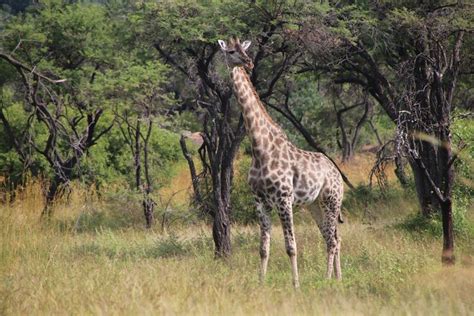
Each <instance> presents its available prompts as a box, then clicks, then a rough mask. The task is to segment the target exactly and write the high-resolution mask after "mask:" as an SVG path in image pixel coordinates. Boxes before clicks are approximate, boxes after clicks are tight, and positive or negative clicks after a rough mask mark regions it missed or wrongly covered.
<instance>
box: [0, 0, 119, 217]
mask: <svg viewBox="0 0 474 316" xmlns="http://www.w3.org/2000/svg"><path fill="white" fill-rule="evenodd" d="M105 18H106V15H105V11H104V10H103V8H102V7H100V6H96V5H92V4H90V5H79V4H75V5H62V4H59V3H56V2H52V3H47V4H45V5H43V6H42V7H40V8H39V9H38V11H34V12H33V13H29V14H27V15H25V16H20V17H16V18H15V19H13V20H12V21H11V23H9V24H8V26H7V28H6V32H5V41H4V42H3V43H2V47H1V53H0V58H1V59H2V60H3V61H4V62H6V63H8V64H9V65H10V66H11V67H13V69H15V70H16V75H14V76H12V77H10V78H8V82H10V83H11V84H12V85H16V86H20V87H21V88H20V91H24V104H25V106H24V111H25V112H26V117H27V120H26V121H27V124H25V125H23V126H22V130H21V131H17V130H16V128H14V127H13V126H12V125H11V123H10V121H9V120H10V118H11V117H10V115H9V113H8V111H9V109H8V108H9V106H8V105H5V106H4V107H2V109H1V110H0V119H1V121H2V123H3V126H4V129H5V131H6V133H7V134H8V136H9V137H10V139H11V141H12V146H13V148H14V149H15V150H16V152H17V153H18V155H19V156H20V157H21V159H22V161H24V162H26V161H29V160H31V159H33V158H31V157H30V156H31V153H32V152H34V153H36V155H40V156H42V157H43V159H45V160H46V162H47V164H48V165H49V168H50V169H51V171H52V172H53V174H54V176H52V177H51V178H50V184H49V188H48V189H47V193H46V206H45V209H44V211H43V214H44V215H48V214H50V211H51V208H50V206H51V204H52V202H53V201H54V199H55V198H56V196H57V194H58V192H59V191H60V188H61V187H62V186H64V185H68V183H69V181H70V180H71V179H72V178H73V177H74V176H75V175H76V174H77V168H78V167H79V165H80V161H81V159H82V158H83V157H84V156H85V155H86V154H87V152H88V150H89V148H91V147H92V146H93V145H94V144H96V143H97V141H98V140H99V139H100V138H101V137H102V136H103V135H104V134H106V133H107V132H108V131H110V129H111V128H112V125H113V124H112V123H110V122H109V124H107V125H102V124H100V121H101V118H102V116H103V114H104V108H103V107H102V106H101V105H102V104H101V102H102V100H101V96H100V94H93V89H94V85H95V84H96V82H95V78H96V76H97V74H98V73H100V72H102V71H105V70H106V69H107V68H108V66H109V65H110V59H111V58H110V55H108V54H110V53H111V52H112V48H111V46H112V43H111V42H110V35H111V34H112V29H111V27H110V25H109V24H107V23H106V20H105ZM101 125H102V126H101ZM25 140H26V143H25ZM35 159H38V158H35Z"/></svg>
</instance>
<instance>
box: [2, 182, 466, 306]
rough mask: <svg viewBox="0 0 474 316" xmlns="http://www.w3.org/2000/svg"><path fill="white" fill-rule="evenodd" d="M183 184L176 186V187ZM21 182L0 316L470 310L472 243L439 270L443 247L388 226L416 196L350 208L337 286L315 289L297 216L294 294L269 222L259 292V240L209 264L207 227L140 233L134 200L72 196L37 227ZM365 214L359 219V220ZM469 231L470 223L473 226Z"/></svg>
mask: <svg viewBox="0 0 474 316" xmlns="http://www.w3.org/2000/svg"><path fill="white" fill-rule="evenodd" d="M179 181H181V180H179ZM39 190H40V186H39V183H36V182H31V183H30V184H29V185H28V186H27V187H25V189H24V190H23V191H22V192H19V193H18V195H17V199H16V201H15V202H13V203H10V204H8V205H4V206H0V225H1V227H2V230H1V232H0V244H1V250H0V314H2V315H24V314H119V315H129V314H167V315H169V314H171V315H174V314H193V315H216V314H218V315H219V314H236V315H243V314H245V315H246V314H252V315H253V314H259V315H288V314H297V315H300V314H301V315H306V314H310V315H314V314H317V315H319V314H335V315H346V314H350V315H380V314H384V315H392V314H394V315H400V314H401V315H418V314H429V315H441V314H443V315H445V314H456V315H458V314H461V315H463V314H466V315H467V314H472V313H473V311H474V296H473V295H472V293H474V282H473V280H474V260H473V255H474V245H473V243H472V235H470V236H468V237H466V238H462V239H460V240H459V241H458V242H457V244H456V256H457V262H458V264H457V265H456V266H455V267H453V268H443V267H441V264H440V255H441V251H440V250H441V249H440V248H441V239H440V238H439V237H438V236H436V235H433V234H424V233H422V232H418V233H408V232H407V230H406V229H405V228H400V225H398V224H399V223H400V222H403V221H404V220H405V219H406V218H407V216H409V215H410V214H412V213H414V212H416V207H415V206H414V203H415V200H414V197H413V196H412V195H410V194H408V195H404V194H397V193H396V192H395V193H392V194H390V195H389V196H388V198H387V199H388V200H383V199H379V198H378V197H377V196H375V197H373V198H371V199H368V202H367V203H363V204H358V202H357V201H358V200H357V199H356V197H354V196H351V194H355V195H358V194H361V195H363V194H364V193H363V192H362V193H361V192H356V193H351V194H348V196H347V199H348V202H347V203H346V208H351V210H350V212H351V213H349V214H348V215H347V216H346V223H345V224H342V225H341V226H340V227H341V235H342V238H343V241H342V269H343V281H342V282H340V283H338V282H336V281H333V280H325V279H324V273H325V260H326V258H325V246H324V243H323V241H322V238H321V236H320V234H319V232H318V231H317V229H316V227H315V225H314V224H313V223H312V221H311V220H310V216H309V214H307V212H305V211H304V210H301V211H298V213H297V214H296V223H297V224H296V229H295V230H296V238H297V243H298V251H299V253H298V257H299V269H300V281H301V289H300V290H297V291H295V290H293V289H292V286H291V275H290V274H291V273H290V264H289V260H288V257H287V255H286V253H285V250H284V244H283V236H282V232H281V229H280V228H279V225H278V223H274V229H273V233H272V245H271V255H270V264H269V271H268V277H267V280H266V281H265V283H264V284H263V285H260V284H259V283H258V277H257V276H258V274H257V273H258V265H259V256H258V243H259V231H258V228H257V227H256V226H234V227H233V230H232V236H233V256H232V257H231V258H230V259H228V260H225V261H222V260H214V257H213V243H212V237H211V228H210V227H209V226H207V225H206V224H204V223H202V222H196V223H193V224H187V223H186V222H183V221H177V222H175V223H173V224H171V225H170V227H169V228H168V230H167V231H166V233H165V232H162V231H161V230H160V229H159V228H157V229H156V230H150V231H147V230H145V229H144V228H143V223H142V218H141V216H142V214H141V210H140V208H139V207H136V206H134V204H133V201H132V202H127V201H126V198H122V199H121V200H120V203H115V204H110V203H111V202H110V200H109V201H108V202H105V201H104V200H102V199H101V198H98V197H97V196H96V195H95V194H94V193H93V192H92V193H91V190H88V191H81V190H75V191H73V194H72V195H71V197H70V199H69V200H68V201H62V202H60V203H58V205H56V207H55V216H54V218H53V219H51V220H50V221H49V222H42V221H40V220H39V213H40V211H41V206H42V203H43V200H42V198H41V194H39V192H40V191H39ZM367 214H369V215H367ZM471 224H472V223H471Z"/></svg>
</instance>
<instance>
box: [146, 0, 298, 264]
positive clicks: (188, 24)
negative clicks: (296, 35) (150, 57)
mask: <svg viewBox="0 0 474 316" xmlns="http://www.w3.org/2000/svg"><path fill="white" fill-rule="evenodd" d="M147 8H148V10H146V12H147V13H146V15H145V25H146V26H145V27H144V28H143V29H144V30H146V31H145V34H144V35H145V36H146V38H148V39H149V41H150V43H152V45H154V47H155V48H156V50H157V51H158V53H159V54H160V55H161V58H162V60H163V62H165V63H167V64H168V65H170V67H172V68H173V69H174V70H175V75H174V77H173V79H174V80H176V83H175V86H177V87H180V88H179V90H178V91H176V94H177V95H178V96H179V97H180V99H181V100H184V101H185V100H188V103H189V106H190V107H193V108H194V112H195V113H196V114H197V115H198V116H199V118H200V119H201V120H202V131H201V135H202V136H203V140H204V145H203V147H202V148H201V150H200V153H201V158H202V163H203V165H204V170H205V171H206V174H207V175H208V176H209V177H210V191H211V192H210V194H209V196H210V200H211V203H208V204H205V205H204V211H205V212H206V213H208V214H209V215H210V216H211V217H212V218H213V238H214V243H215V254H216V257H226V256H228V255H230V253H231V243H230V233H231V230H230V229H231V221H230V216H231V209H230V192H231V187H232V179H233V163H234V159H235V156H236V154H237V152H238V149H239V145H240V143H241V141H242V139H243V138H244V136H245V130H244V125H243V119H242V117H241V116H240V114H239V112H238V107H237V104H236V102H235V100H234V99H233V98H232V89H231V86H230V80H229V79H228V77H229V74H228V73H229V69H226V66H225V61H223V60H222V59H221V60H220V61H219V62H216V60H218V58H219V57H218V56H220V55H218V51H219V49H218V45H217V40H218V39H221V38H225V37H228V36H239V35H240V36H245V37H246V38H251V39H253V40H254V43H255V44H254V45H255V47H256V48H255V51H254V56H255V57H254V65H255V68H254V70H253V72H252V74H251V80H252V82H253V84H254V85H255V86H256V87H257V89H258V90H259V92H260V96H261V97H262V99H265V98H268V97H270V96H271V95H272V94H273V93H274V88H275V86H276V85H277V84H278V83H279V81H280V80H281V79H282V78H283V77H284V75H285V74H287V73H289V71H290V69H291V67H292V66H293V65H294V64H295V63H296V60H297V58H298V56H299V54H298V52H296V51H294V50H293V49H292V47H291V45H288V44H287V43H286V42H285V40H284V37H285V36H284V35H285V34H284V30H285V25H287V24H288V23H289V21H290V20H292V19H293V18H294V17H295V16H297V12H298V10H299V9H301V4H294V5H293V6H290V5H287V4H285V3H283V2H282V3H275V4H273V5H269V6H267V7H261V6H259V5H256V4H250V5H249V4H248V3H244V2H228V3H227V2H224V3H213V4H212V5H208V6H204V5H202V4H198V3H194V2H187V1H179V2H164V3H160V4H149V6H148V7H147ZM189 88H191V89H189ZM189 100H190V101H189ZM203 195H204V194H203Z"/></svg>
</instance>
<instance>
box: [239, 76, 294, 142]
mask: <svg viewBox="0 0 474 316" xmlns="http://www.w3.org/2000/svg"><path fill="white" fill-rule="evenodd" d="M232 79H233V81H234V93H235V95H236V97H237V100H238V102H239V105H240V107H241V109H242V114H243V117H244V123H245V128H246V129H247V133H248V135H249V138H250V141H251V144H252V148H253V149H257V148H256V147H262V146H263V145H265V144H267V143H268V139H270V140H272V139H274V138H276V137H278V136H282V137H283V139H285V140H286V139H287V137H286V134H285V133H284V132H283V130H282V129H281V128H280V127H279V126H278V125H277V124H276V123H275V122H274V121H273V120H272V118H271V117H270V115H268V112H267V111H266V109H265V107H264V106H263V104H262V101H260V98H259V97H258V94H257V92H256V91H255V89H254V87H253V85H252V82H251V81H250V78H249V76H248V75H247V72H246V71H245V69H244V68H243V67H234V69H233V70H232ZM265 140H267V141H265ZM265 147H267V146H263V148H262V149H265Z"/></svg>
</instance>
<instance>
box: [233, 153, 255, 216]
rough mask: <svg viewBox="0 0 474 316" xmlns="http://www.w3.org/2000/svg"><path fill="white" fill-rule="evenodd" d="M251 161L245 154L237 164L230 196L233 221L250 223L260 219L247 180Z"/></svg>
mask: <svg viewBox="0 0 474 316" xmlns="http://www.w3.org/2000/svg"><path fill="white" fill-rule="evenodd" d="M250 163H251V158H250V157H249V156H246V155H245V156H242V158H241V159H240V160H239V163H238V164H236V167H237V168H236V170H235V171H236V172H235V177H234V183H233V186H232V192H231V198H230V203H231V207H232V221H234V222H236V223H241V224H250V223H254V222H256V221H257V220H258V216H257V210H256V208H255V199H254V195H253V193H252V191H251V190H250V186H249V184H248V182H247V175H248V172H249V168H250Z"/></svg>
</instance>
